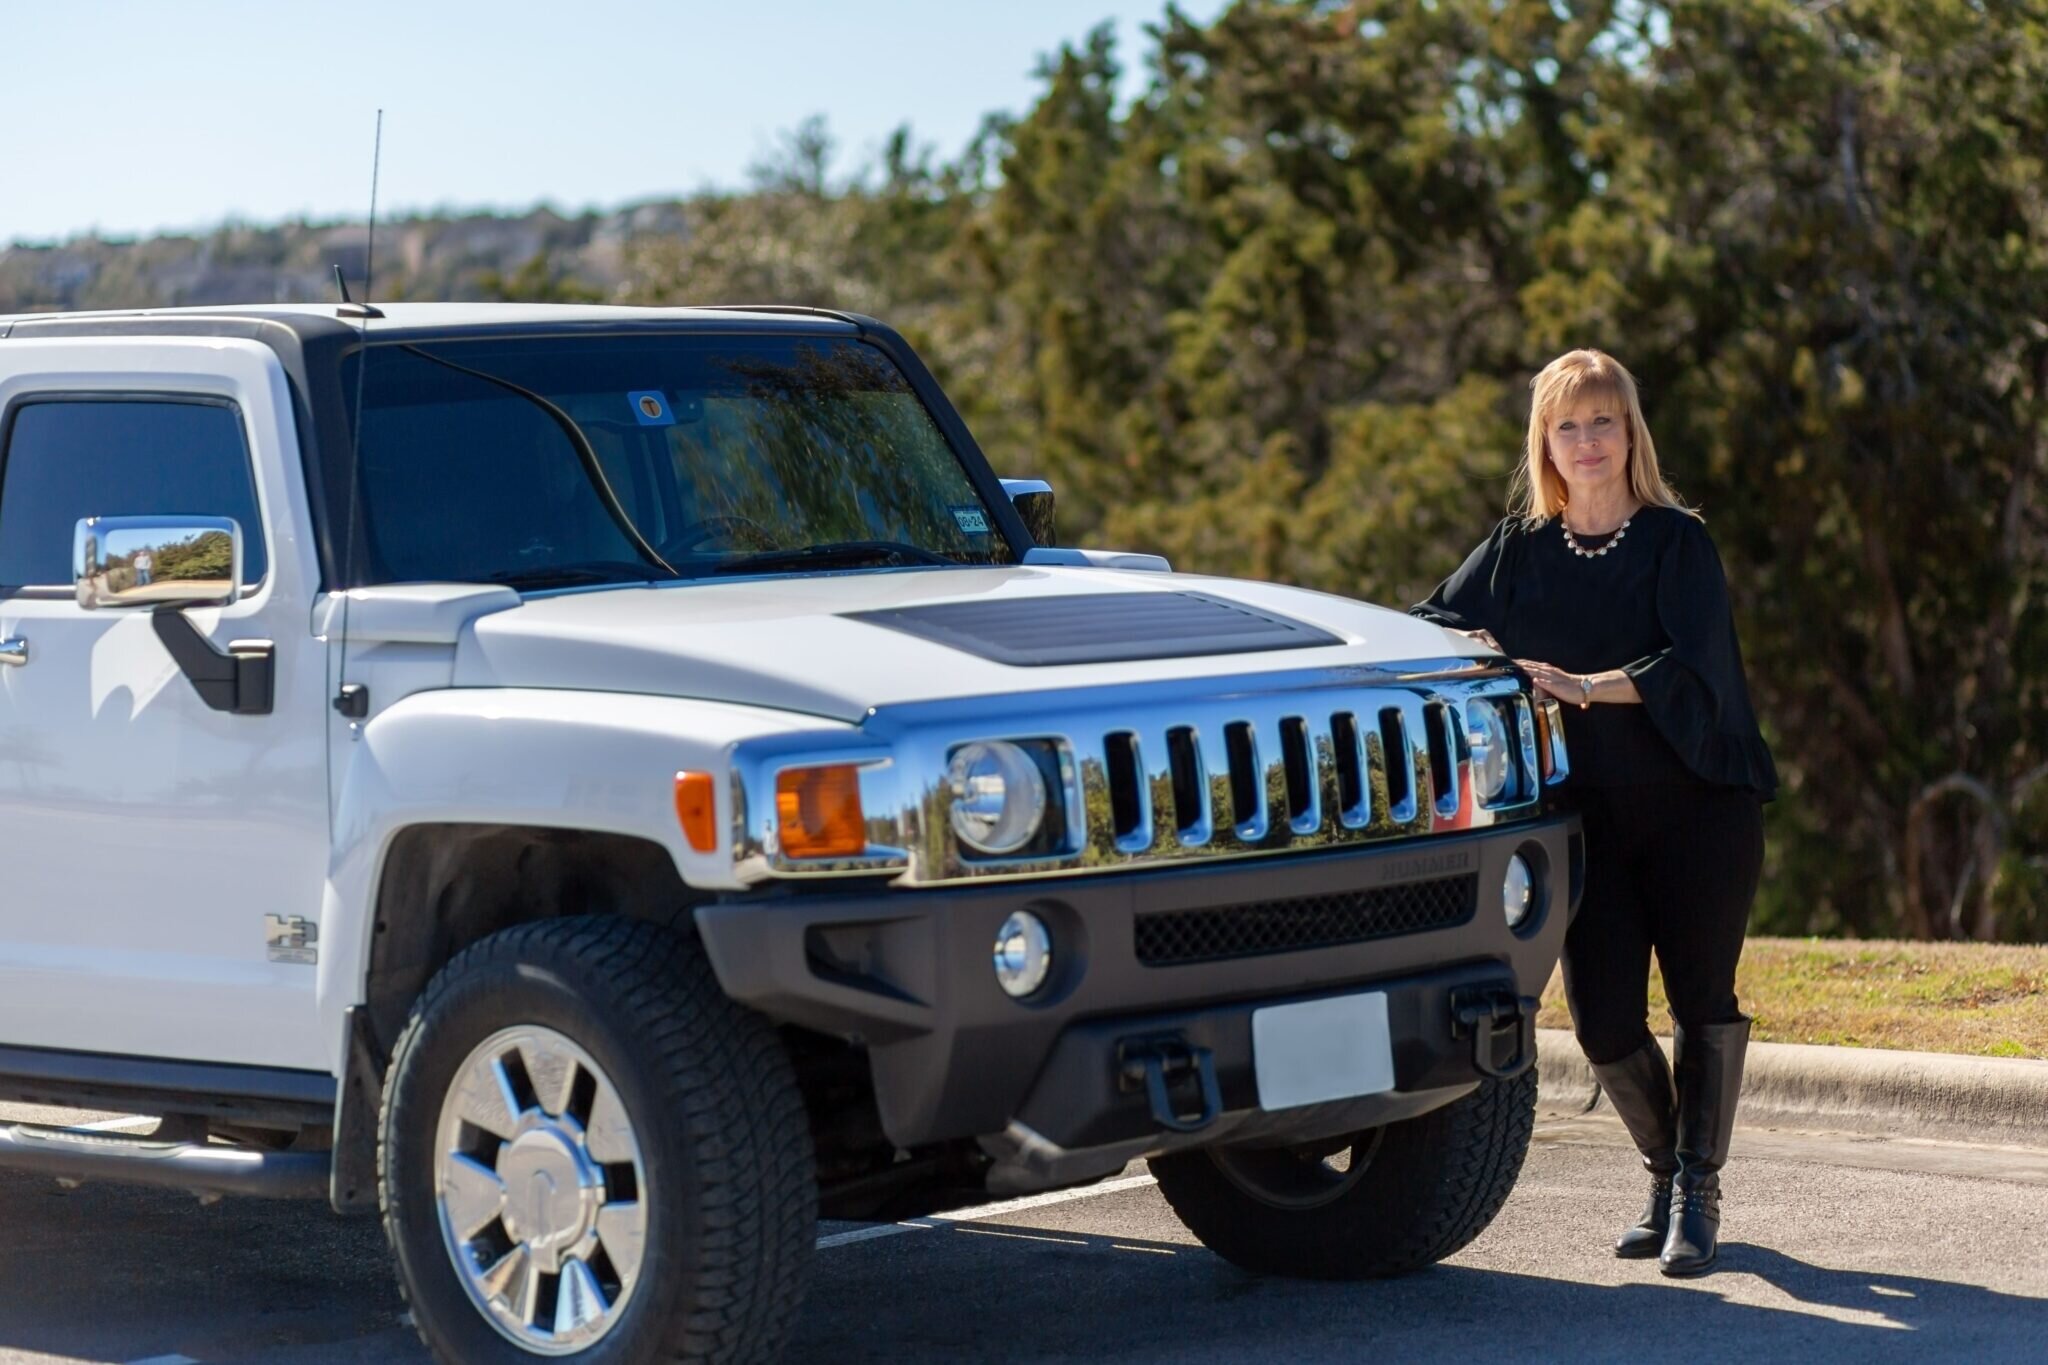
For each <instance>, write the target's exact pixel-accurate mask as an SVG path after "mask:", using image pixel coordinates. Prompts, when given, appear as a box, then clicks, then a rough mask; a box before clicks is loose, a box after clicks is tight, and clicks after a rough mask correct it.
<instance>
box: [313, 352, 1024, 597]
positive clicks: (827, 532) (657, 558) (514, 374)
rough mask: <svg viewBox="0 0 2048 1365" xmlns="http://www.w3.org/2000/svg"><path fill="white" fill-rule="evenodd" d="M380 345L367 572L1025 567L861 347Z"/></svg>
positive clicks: (899, 388) (552, 583)
mask: <svg viewBox="0 0 2048 1365" xmlns="http://www.w3.org/2000/svg"><path fill="white" fill-rule="evenodd" d="M368 355H369V365H368V368H367V370H366V371H365V372H364V373H363V375H362V385H363V391H362V424H361V426H362V438H361V442H360V451H359V468H360V475H359V477H360V487H359V497H360V513H359V515H360V518H361V526H362V542H361V553H362V555H363V556H364V557H365V559H366V561H367V562H365V563H363V564H361V565H359V566H358V568H357V570H356V572H355V573H354V575H353V577H354V579H355V581H357V582H362V583H380V582H382V583H390V582H418V581H455V582H501V583H510V584H512V585H514V586H517V587H524V588H546V587H557V586H573V585H576V584H580V583H600V582H610V581H621V582H623V581H636V580H645V579H662V578H670V577H684V578H690V577H705V576H710V575H712V574H718V573H734V572H741V573H744V572H764V573H768V572H788V571H791V570H793V569H811V568H858V567H868V566H873V565H894V564H916V563H928V564H1006V563H1011V562H1013V558H1014V557H1013V555H1012V553H1011V550H1010V547H1009V544H1008V543H1007V542H1006V541H1005V540H1004V538H1003V535H1002V533H1001V531H1000V530H999V529H998V527H997V524H996V521H995V517H994V516H993V514H992V513H991V512H990V511H989V509H988V506H987V505H986V503H984V501H983V500H982V498H981V496H980V494H979V493H977V492H976V491H975V488H974V484H973V481H972V480H971V479H970V478H969V477H968V474H967V470H966V469H965V468H964V467H963V466H962V465H961V463H960V461H959V459H958V458H956V457H955V455H954V453H953V451H952V448H951V447H950V446H949V445H948V444H947V443H946V439H945V436H944V435H943V434H942V433H941V432H940V430H939V428H938V425H937V424H936V423H935V422H934V421H933V420H932V417H931V414H930V413H928V412H927V411H926V410H925V407H924V405H923V403H921V402H920V401H919V400H918V397H917V395H916V394H915V393H914V392H912V391H911V388H910V385H909V383H908V382H907V381H906V380H905V379H904V377H903V375H902V373H901V371H899V370H898V369H897V368H896V366H895V365H894V363H892V362H891V361H890V360H889V358H888V357H887V356H885V355H884V354H883V353H882V352H881V351H879V350H877V349H876V348H874V347H872V346H869V345H867V344H865V343H863V342H859V341H854V340H850V339H839V338H833V337H817V336H790V337H778V336H735V335H730V334H727V335H707V336H673V335H671V336H645V337H634V336H616V335H614V336H580V337H548V338H527V339H516V340H492V341H443V342H435V341H423V342H418V343H409V344H395V343H386V344H381V345H376V346H373V347H372V348H370V350H369V352H368ZM356 365H357V361H356V360H355V359H354V358H351V359H350V360H349V362H348V363H347V365H346V366H345V368H344V373H343V376H342V378H343V385H344V387H343V390H342V391H343V393H344V394H346V395H348V397H349V398H350V399H351V400H353V398H354V394H355V384H356V380H357V374H356Z"/></svg>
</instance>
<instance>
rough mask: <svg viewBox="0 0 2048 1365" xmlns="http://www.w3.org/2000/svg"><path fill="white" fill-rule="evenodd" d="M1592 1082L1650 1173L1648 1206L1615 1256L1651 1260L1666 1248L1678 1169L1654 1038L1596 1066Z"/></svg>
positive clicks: (1673, 1100) (1660, 1053)
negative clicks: (1597, 1083)
mask: <svg viewBox="0 0 2048 1365" xmlns="http://www.w3.org/2000/svg"><path fill="white" fill-rule="evenodd" d="M1593 1078H1594V1079H1595V1080H1597V1081H1599V1082H1600V1091H1601V1093H1602V1094H1604V1095H1606V1096H1607V1101H1608V1103H1610V1104H1612V1105H1613V1106H1614V1112H1615V1113H1616V1114H1619V1115H1620V1116H1621V1122H1622V1126H1623V1127H1625V1128H1627V1129H1628V1135H1629V1136H1630V1137H1632V1138H1634V1139H1635V1143H1636V1150H1637V1151H1639V1152H1641V1153H1642V1154H1643V1169H1644V1170H1646V1171H1648V1172H1649V1173H1650V1203H1649V1206H1648V1207H1647V1208H1645V1209H1644V1210H1643V1216H1642V1219H1641V1221H1639V1222H1638V1223H1637V1224H1636V1225H1635V1226H1634V1227H1632V1228H1630V1229H1629V1230H1628V1231H1626V1232H1624V1233H1622V1234H1621V1238H1620V1240H1619V1241H1617V1242H1615V1244H1614V1254H1615V1255H1617V1256H1627V1257H1631V1258H1636V1257H1648V1256H1655V1255H1657V1254H1658V1253H1659V1252H1661V1251H1662V1250H1663V1249H1664V1237H1665V1233H1666V1231H1667V1230H1668V1229H1669V1227H1670V1225H1671V1177H1672V1175H1673V1174H1675V1173H1676V1172H1677V1170H1678V1102H1677V1097H1676V1094H1675V1092H1674V1090H1673V1087H1672V1082H1671V1067H1670V1066H1669V1064H1667V1063H1666V1062H1665V1060H1664V1049H1663V1048H1661V1047H1659V1046H1657V1040H1656V1039H1654V1038H1652V1039H1651V1040H1650V1041H1648V1042H1646V1043H1644V1044H1643V1045H1642V1046H1641V1047H1639V1048H1637V1049H1636V1050H1635V1051H1634V1052H1631V1053H1629V1054H1628V1056H1626V1057H1623V1058H1622V1059H1621V1060H1620V1061H1618V1062H1596V1063H1594V1064H1593Z"/></svg>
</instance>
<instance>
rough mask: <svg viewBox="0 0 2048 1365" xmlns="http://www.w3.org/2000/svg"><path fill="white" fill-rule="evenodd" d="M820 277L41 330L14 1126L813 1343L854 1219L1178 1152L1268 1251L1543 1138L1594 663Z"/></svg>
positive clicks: (439, 1310) (508, 1284) (543, 1342)
mask: <svg viewBox="0 0 2048 1365" xmlns="http://www.w3.org/2000/svg"><path fill="white" fill-rule="evenodd" d="M1051 505H1052V498H1051V492H1050V490H1049V489H1047V488H1046V487H1045V486H1044V485H1043V484H1038V483H1026V482H1017V483H1012V484H1009V485H1006V484H1005V483H1004V482H1003V481H1000V480H998V479H997V478H996V477H995V476H994V474H992V473H991V472H990V470H989V468H988V466H987V464H986V462H985V461H984V459H983V457H982V455H981V453H980V452H979V450H978V449H977V448H976V446H975V444H974V441H973V439H972V438H971V437H970V436H969V434H968V432H967V430H966V428H965V427H964V426H963V425H962V423H961V421H960V418H959V417H958V415H957V414H956V413H955V412H954V410H953V409H952V407H951V406H950V405H949V404H948V403H947V401H946V399H945V397H944V395H943V394H942V393H941V392H940V391H939V389H938V388H937V386H936V385H935V383H934V382H933V380H932V378H931V376H930V374H929V373H928V372H927V371H926V370H925V368H924V367H923V365H921V364H920V363H919V361H918V360H917V358H916V357H915V356H914V355H913V354H912V353H911V351H910V349H909V348H908V347H907V346H906V345H905V344H904V343H903V341H902V340H901V339H900V338H899V337H898V336H897V335H896V334H895V333H893V332H891V331H890V330H889V329H887V328H886V327H883V326H881V325H880V324H878V323H875V322H873V321H871V320H869V319H865V318H860V317H854V316H849V315H842V314H834V313H827V312H821V311H816V310H806V309H793V308H750V309H732V310H729V309H673V310H658V311H657V310H638V309H618V308H539V307H523V306H502V307H471V306H462V307H455V306H443V305H394V306H390V307H387V308H385V309H382V310H381V311H380V310H378V309H374V308H368V307H364V306H360V305H342V306H339V307H300V308H285V307H278V308H226V309H206V310H182V311H171V312H137V313H126V314H96V315H73V316H33V317H32V316H20V317H13V318H4V317H0V871H4V882H0V888H4V889H0V1099H6V1100H11V1101H20V1102H34V1103H41V1104H55V1105H62V1106H71V1107H93V1108H99V1109H114V1110H119V1111H122V1112H130V1113H139V1114H149V1115H162V1116H163V1121H162V1125H161V1127H160V1128H159V1129H158V1131H157V1132H156V1133H155V1134H153V1135H151V1136H150V1137H148V1138H135V1139H126V1138H120V1137H117V1136H111V1135H109V1134H107V1133H105V1132H91V1133H87V1132H82V1131H77V1130H71V1129H62V1128H50V1127H38V1126H34V1125H29V1124H19V1123H17V1124H9V1125H5V1126H0V1166H4V1167H10V1168H15V1169H24V1170H32V1171H38V1172H43V1173H47V1174H50V1175H53V1176H57V1177H61V1178H64V1179H67V1180H77V1179H96V1178H104V1179H114V1180H136V1181H143V1182H149V1183H154V1184H158V1185H167V1186H171V1187H175V1188H186V1189H192V1190H197V1191H200V1192H203V1193H208V1194H216V1193H240V1194H255V1195H272V1196H312V1197H320V1196H324V1197H326V1198H328V1199H329V1200H331V1202H332V1203H333V1205H334V1207H335V1208H336V1209H337V1210H344V1211H346V1210H354V1209H369V1208H380V1209H381V1212H382V1216H383V1219H384V1223H385V1226H386V1229H387V1231H388V1233H389V1237H390V1241H391V1245H392V1248H393V1251H394V1253H395V1256H396V1260H397V1266H398V1271H399V1275H400V1278H401V1280H402V1282H403V1284H404V1287H405V1290H406V1292H407V1295H408V1297H409V1299H410V1301H411V1304H412V1306H413V1310H414V1317H415V1319H416V1321H417V1323H418V1325H419V1328H420V1330H421V1332H422V1334H423V1335H424V1336H425V1338H426V1340H427V1342H428V1343H429V1345H430V1346H431V1347H432V1348H433V1350H434V1351H435V1352H436V1354H437V1355H438V1356H439V1357H440V1358H441V1359H443V1360H447V1361H523V1360H531V1359H534V1358H536V1357H553V1358H557V1359H564V1358H567V1359H575V1360H586V1359H587V1360H592V1361H605V1362H641V1361H654V1360H671V1359H683V1358H689V1359H698V1358H704V1359H718V1360H753V1359H767V1358H772V1357H773V1356H774V1355H775V1354H776V1353H777V1352H778V1351H779V1350H780V1348H781V1345H782V1343H783V1342H784V1340H785V1339H786V1337H787V1335H788V1332H789V1328H790V1325H791V1318H792V1316H793V1314H794V1310H795V1307H796V1304H797V1302H798V1299H799V1295H800V1291H801V1286H802V1283H803V1277H804V1271H805V1267H806V1263H807V1260H808V1257H809V1254H810V1252H811V1250H812V1246H813V1240H814V1238H815V1235H816V1234H815V1231H814V1225H815V1222H816V1219H817V1217H818V1216H819V1215H820V1214H821V1213H822V1214H824V1215H826V1216H832V1217H840V1218H863V1219H865V1218H900V1217H906V1216H911V1215H914V1214H917V1213H921V1212H929V1211H932V1210H935V1209H938V1208H941V1207H945V1206H949V1205H961V1204H970V1203H973V1202H976V1201H981V1200H985V1199H988V1198H990V1197H999V1196H1001V1195H1006V1194H1011V1193H1016V1192H1022V1191H1030V1190H1042V1189H1047V1188H1052V1187H1057V1186H1063V1185H1074V1184H1080V1183H1083V1182H1087V1181H1092V1180H1096V1179H1099V1178H1101V1177H1103V1176H1105V1175H1107V1174H1110V1173H1112V1172H1115V1171H1118V1170H1120V1169H1122V1168H1123V1167H1124V1166H1125V1165H1126V1164H1127V1163H1128V1162H1129V1161H1131V1160H1133V1159H1134V1158H1140V1157H1144V1158H1149V1159H1150V1161H1151V1166H1152V1170H1153V1171H1154V1173H1155V1174H1156V1175H1157V1177H1158V1182H1159V1186H1160V1189H1161V1191H1162V1193H1163V1194H1164V1195H1165V1197H1166V1199H1167V1200H1168V1201H1169V1202H1170V1203H1171V1205H1172V1206H1173V1208H1174V1209H1175V1210H1176V1211H1177V1212H1178V1213H1179V1215H1180V1216H1181V1217H1182V1218H1183V1219H1184V1220H1185V1221H1186V1223H1187V1225H1188V1227H1189V1228H1190V1229H1191V1230H1192V1231H1193V1232H1194V1234H1195V1235H1196V1236H1197V1237H1199V1238H1200V1239H1201V1240H1202V1241H1203V1242H1205V1243H1206V1244H1208V1245H1209V1246H1211V1247H1213V1248H1215V1249H1216V1250H1217V1251H1218V1252H1220V1253H1221V1254H1222V1255H1224V1256H1226V1257H1228V1258H1230V1259H1231V1260H1233V1261H1236V1262H1238V1263H1240V1264H1242V1265H1244V1266H1247V1267H1251V1268H1253V1269H1256V1270H1264V1271H1272V1272H1278V1273H1284V1274H1296V1275H1310V1276H1324V1277H1350V1276H1369V1275H1383V1274H1391V1273H1396V1272H1399V1271H1402V1270H1405V1269H1409V1268H1411V1267H1415V1266H1419V1265H1422V1264H1425V1263H1427V1262H1430V1261H1433V1260H1435V1259H1438V1258H1440V1257H1443V1256H1445V1255H1447V1254H1449V1253H1450V1252H1452V1251H1454V1250H1455V1249H1457V1248H1458V1247H1460V1246H1462V1245H1464V1244H1465V1243H1466V1242H1468V1241H1470V1240H1471V1239H1472V1238H1473V1237H1475V1236H1476V1235H1478V1233H1479V1232H1480V1230H1481V1229H1483V1228H1484V1227H1485V1226H1486V1224H1487V1222H1488V1221H1489V1220H1490V1219H1491V1218H1492V1217H1493V1215H1494V1214H1495V1212H1496V1211H1497V1210H1498V1209H1499V1207H1500V1205H1501V1202H1502V1201H1503V1199H1504V1198H1505V1197H1506V1195H1507V1193H1508V1190H1509V1188H1510V1186H1511V1185H1512V1184H1513V1181H1514V1178H1515V1175H1516V1173H1517V1171H1518V1169H1519V1167H1520V1164H1521V1161H1522V1157H1523V1153H1524V1151H1525V1149H1526V1147H1527V1144H1528V1141H1529V1135H1530V1127H1531V1120H1532V1114H1533V1105H1534V1084H1535V1082H1534V1076H1533V1073H1532V1072H1531V1070H1530V1062H1531V1060H1532V1057H1533V1051H1534V1041H1535V1040H1534V1028H1533V1017H1532V1014H1533V1010H1534V1004H1535V1002H1534V1000H1533V999H1532V997H1534V996H1535V995H1536V994H1537V993H1538V991H1539V990H1540V988H1541V986H1542V984H1543V982H1544V980H1545V979H1546V977H1547V976H1548V974H1549V972H1550V970H1551V967H1552V964H1553V963H1554V962H1555V960H1556V958H1557V955H1558V950H1559V946H1560V943H1561V940H1562V938H1563V934H1564V930H1565V925H1566V922H1567V920H1568V919H1569V917H1570V912H1571V909H1572V906H1573V904H1574V902H1575V900H1576V896H1577V890H1578V884H1579V881H1580V871H1579V869H1580V865H1581V861H1582V859H1581V854H1580V847H1579V842H1578V837H1577V833H1576V825H1575V824H1574V823H1573V821H1572V819H1571V817H1570V816H1569V815H1568V814H1564V813H1560V812H1558V811H1556V810H1553V809H1551V808H1550V806H1549V805H1548V804H1547V802H1546V789H1547V788H1548V786H1549V785H1550V784H1551V783H1553V782H1555V781H1557V780H1559V779H1560V778H1561V777H1562V776H1563V775H1564V769H1565V762H1564V753H1563V742H1562V734H1561V731H1560V728H1559V727H1558V726H1557V724H1556V719H1557V718H1556V716H1555V714H1554V712H1546V710H1545V708H1544V707H1543V706H1542V705H1539V704H1538V703H1537V702H1536V699H1535V698H1534V697H1532V695H1531V693H1530V691H1529V690H1528V688H1527V687H1526V685H1525V683H1524V681H1523V680H1522V679H1521V678H1520V677H1519V675H1517V674H1516V673H1515V672H1514V670H1513V669H1512V668H1511V667H1510V666H1509V665H1508V664H1507V662H1506V661H1505V660H1503V659H1501V658H1499V657H1498V656H1497V655H1494V654H1491V653H1490V652H1488V651H1485V650H1482V649H1479V648H1477V647H1476V646H1474V645H1472V644H1471V643H1469V642H1468V641H1466V640H1465V639H1464V638H1462V637H1459V636H1455V635H1450V634H1447V633H1446V632H1444V631H1443V630H1441V629H1439V628H1438V627H1436V626H1433V625H1430V624H1427V623H1425V622H1422V621H1419V620H1415V619H1412V618H1410V617H1407V616H1404V615H1401V614H1398V613H1395V612H1391V611H1385V610H1381V609H1378V608H1374V607H1370V606H1366V605H1363V604H1360V603H1357V602H1353V601H1349V600H1346V599H1343V598H1338V597H1332V596H1326V595H1323V594H1319V593H1312V592H1305V591H1298V590H1293V589H1288V588H1283V587H1277V586H1273V585H1269V584H1263V583H1251V582H1238V581H1230V580H1222V579H1213V578H1200V577H1189V576H1176V575H1173V574H1171V573H1168V572H1166V571H1165V570H1166V565H1165V564H1164V562H1163V561H1160V560H1157V559H1156V558H1153V557H1151V556H1146V555H1117V554H1110V553H1105V552H1092V551H1077V550H1071V549H1059V548H1054V547H1053V546H1052V544H1051V542H1052V539H1053V537H1052V534H1051V524H1052V518H1051Z"/></svg>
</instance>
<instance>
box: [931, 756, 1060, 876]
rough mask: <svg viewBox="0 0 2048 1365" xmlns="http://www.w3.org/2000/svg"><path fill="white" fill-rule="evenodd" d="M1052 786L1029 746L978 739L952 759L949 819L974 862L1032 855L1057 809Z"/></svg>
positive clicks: (948, 774) (948, 779)
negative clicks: (1030, 853)
mask: <svg viewBox="0 0 2048 1365" xmlns="http://www.w3.org/2000/svg"><path fill="white" fill-rule="evenodd" d="M1051 785H1052V784H1051V783H1049V782H1048V781H1047V780H1046V775H1045V771H1044V768H1043V767H1042V765H1041V764H1040V763H1039V760H1038V758H1037V756H1036V755H1034V754H1033V753H1032V752H1031V751H1030V750H1029V749H1028V748H1027V747H1026V746H1025V745H1023V744H1020V743H1018V742H1016V741H1014V740H1007V739H977V740H969V741H968V742H967V743H965V744H959V745H955V746H954V747H953V749H952V750H951V751H950V752H948V753H947V755H946V778H945V787H946V792H947V795H948V798H949V799H948V800H947V803H946V816H947V820H948V822H949V823H950V824H951V825H952V828H953V837H954V838H956V839H958V840H959V841H960V843H961V845H962V847H963V848H964V849H965V850H966V851H967V852H968V853H969V855H970V856H980V857H984V858H1007V857H1013V856H1015V855H1017V854H1019V853H1022V852H1024V851H1026V850H1027V849H1029V848H1030V847H1031V845H1032V843H1033V841H1035V840H1036V839H1037V838H1038V836H1039V835H1040V833H1042V832H1043V831H1044V829H1045V825H1046V819H1047V816H1048V814H1049V813H1050V812H1051V811H1052V809H1053V801H1052V791H1051Z"/></svg>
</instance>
